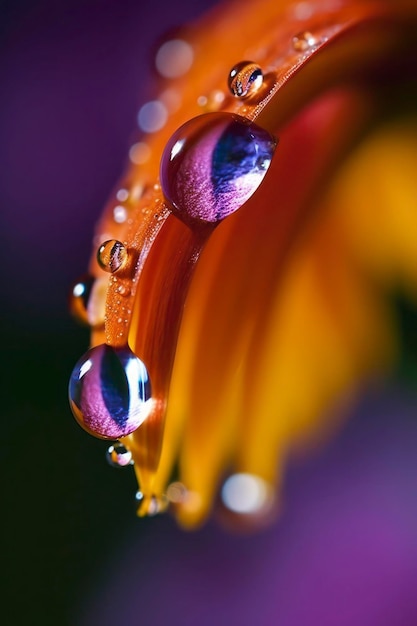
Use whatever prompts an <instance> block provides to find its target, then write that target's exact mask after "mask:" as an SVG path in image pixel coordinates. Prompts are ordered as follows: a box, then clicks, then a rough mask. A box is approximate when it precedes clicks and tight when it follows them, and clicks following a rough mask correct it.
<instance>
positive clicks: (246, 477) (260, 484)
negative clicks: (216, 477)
mask: <svg viewBox="0 0 417 626" xmlns="http://www.w3.org/2000/svg"><path fill="white" fill-rule="evenodd" d="M221 498H222V501H223V504H224V506H225V507H226V508H227V509H229V510H230V511H232V512H233V513H239V514H247V515H254V514H259V513H263V512H266V510H268V509H270V508H271V507H272V504H273V501H274V498H273V491H272V488H271V486H270V485H269V484H268V483H267V482H266V481H265V480H263V479H262V478H260V477H259V476H255V475H254V474H245V473H241V474H232V475H231V476H229V478H228V479H227V480H226V481H225V483H224V484H223V487H222V490H221Z"/></svg>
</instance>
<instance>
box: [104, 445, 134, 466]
mask: <svg viewBox="0 0 417 626" xmlns="http://www.w3.org/2000/svg"><path fill="white" fill-rule="evenodd" d="M106 459H107V463H108V464H109V465H111V466H112V467H126V465H132V464H133V461H132V453H131V451H130V450H128V449H127V448H126V446H124V445H123V444H122V443H120V442H117V443H114V444H113V445H111V446H109V448H108V449H107V452H106Z"/></svg>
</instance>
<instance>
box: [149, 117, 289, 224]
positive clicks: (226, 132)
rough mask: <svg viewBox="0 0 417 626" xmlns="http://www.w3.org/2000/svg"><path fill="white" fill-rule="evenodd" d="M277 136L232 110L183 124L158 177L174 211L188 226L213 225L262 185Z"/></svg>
mask: <svg viewBox="0 0 417 626" xmlns="http://www.w3.org/2000/svg"><path fill="white" fill-rule="evenodd" d="M276 143H277V142H276V139H275V138H274V137H273V136H272V135H270V133H268V132H267V131H266V130H264V129H263V128H260V127H259V126H257V125H256V124H254V123H250V122H248V120H247V119H245V118H243V117H240V116H239V115H234V114H232V113H225V112H218V113H206V114H203V115H200V116H198V117H196V118H194V119H192V120H190V121H189V122H187V123H186V124H184V125H183V126H181V127H180V128H179V129H178V130H177V131H176V132H175V133H174V134H173V135H172V137H171V139H170V140H169V141H168V143H167V145H166V147H165V150H164V152H163V155H162V160H161V169H160V179H161V186H162V190H163V193H164V196H165V199H166V200H167V201H168V203H169V204H170V205H171V209H172V211H173V212H174V213H175V214H176V215H177V217H179V218H180V219H181V220H182V221H184V222H185V223H187V224H192V223H195V222H196V221H197V222H205V223H211V224H215V223H217V222H219V221H221V220H222V219H224V218H225V217H227V216H228V215H231V214H232V213H234V212H235V211H237V210H238V209H239V208H240V207H241V206H242V205H243V204H244V203H245V202H246V201H247V200H248V199H249V198H250V196H252V194H253V193H254V192H255V191H256V190H257V189H258V187H259V185H260V184H261V182H262V180H263V178H264V176H265V174H266V171H267V170H268V167H269V165H270V162H271V159H272V156H273V153H274V150H275V148H276Z"/></svg>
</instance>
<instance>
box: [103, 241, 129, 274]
mask: <svg viewBox="0 0 417 626" xmlns="http://www.w3.org/2000/svg"><path fill="white" fill-rule="evenodd" d="M127 257H128V253H127V249H126V246H124V245H123V244H122V242H121V241H118V240H117V239H109V240H108V241H105V242H104V243H102V244H101V246H100V247H99V249H98V252H97V261H98V264H99V265H100V267H101V269H103V270H105V271H106V272H110V273H112V274H114V273H115V272H118V271H119V270H120V269H122V267H124V265H125V264H126V261H127Z"/></svg>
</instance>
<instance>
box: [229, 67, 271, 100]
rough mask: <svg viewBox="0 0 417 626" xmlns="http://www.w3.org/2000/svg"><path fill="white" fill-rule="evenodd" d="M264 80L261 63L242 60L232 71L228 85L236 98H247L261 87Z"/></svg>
mask: <svg viewBox="0 0 417 626" xmlns="http://www.w3.org/2000/svg"><path fill="white" fill-rule="evenodd" d="M263 80H264V76H263V73H262V69H261V68H260V67H259V65H257V64H256V63H253V62H252V61H241V62H240V63H237V64H236V65H235V66H234V67H233V68H232V70H231V71H230V74H229V78H228V85H229V89H230V91H231V93H232V94H233V95H234V96H235V97H236V98H246V97H247V96H250V95H252V94H254V93H256V92H257V91H258V90H259V89H260V88H261V86H262V83H263Z"/></svg>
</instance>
